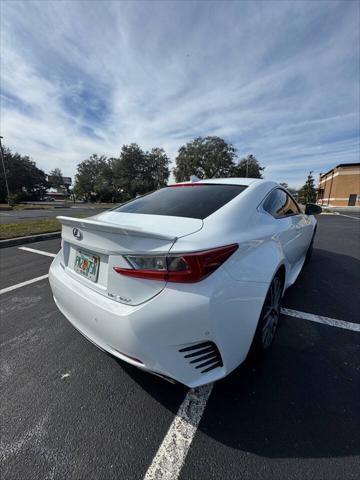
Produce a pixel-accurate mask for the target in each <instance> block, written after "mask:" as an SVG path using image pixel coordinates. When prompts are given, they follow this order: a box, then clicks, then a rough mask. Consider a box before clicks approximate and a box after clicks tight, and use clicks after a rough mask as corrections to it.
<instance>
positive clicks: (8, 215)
mask: <svg viewBox="0 0 360 480" xmlns="http://www.w3.org/2000/svg"><path fill="white" fill-rule="evenodd" d="M104 210H107V209H106V208H98V207H93V206H91V205H89V206H87V205H86V206H72V207H66V208H58V207H57V208H50V209H39V210H8V211H5V210H4V211H3V210H0V225H1V224H5V223H21V222H24V221H27V220H34V219H44V218H55V217H57V216H58V215H63V216H65V217H72V216H74V217H76V216H78V215H89V216H91V215H96V214H97V213H100V212H101V211H104Z"/></svg>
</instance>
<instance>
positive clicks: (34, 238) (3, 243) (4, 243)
mask: <svg viewBox="0 0 360 480" xmlns="http://www.w3.org/2000/svg"><path fill="white" fill-rule="evenodd" d="M60 237H61V232H50V233H40V234H38V235H29V236H27V237H18V238H7V239H6V240H0V248H6V247H14V246H15V245H23V244H25V243H32V242H40V241H41V240H52V239H53V238H60Z"/></svg>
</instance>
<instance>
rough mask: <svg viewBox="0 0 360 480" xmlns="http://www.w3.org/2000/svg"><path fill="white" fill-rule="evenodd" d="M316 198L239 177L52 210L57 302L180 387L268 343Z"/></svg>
mask: <svg viewBox="0 0 360 480" xmlns="http://www.w3.org/2000/svg"><path fill="white" fill-rule="evenodd" d="M319 211H321V208H320V207H317V206H316V205H308V206H307V209H306V214H304V213H302V211H301V210H300V208H299V206H298V205H297V203H296V201H295V200H294V199H293V198H292V197H291V195H290V194H289V193H288V192H287V191H285V190H284V189H283V188H281V187H280V186H279V185H278V184H276V183H274V182H271V181H266V180H256V179H248V178H229V179H213V180H202V181H199V182H196V183H182V184H175V185H171V186H168V187H166V188H162V189H161V190H158V191H156V192H153V193H150V194H148V195H145V196H143V197H140V198H137V199H135V200H132V201H130V202H128V203H126V204H124V205H122V206H120V207H118V208H115V209H113V210H110V211H107V212H104V213H100V214H99V215H96V216H94V217H91V218H88V219H78V218H69V217H58V219H59V220H60V221H61V223H62V225H63V227H62V249H61V250H60V252H59V254H58V255H57V257H56V258H55V259H54V261H53V263H52V265H51V268H50V284H51V288H52V291H53V295H54V299H55V302H56V305H57V306H58V308H59V309H60V311H61V312H62V313H63V314H64V315H65V317H66V318H67V319H68V320H69V321H70V322H71V323H72V324H73V326H74V327H75V328H77V329H78V330H79V331H80V332H81V333H82V334H83V335H84V336H85V337H86V338H88V339H89V340H90V341H91V342H93V343H94V344H95V345H97V346H98V347H100V348H101V349H103V350H105V351H107V352H109V353H111V354H112V355H114V356H115V357H117V358H120V359H122V360H124V361H126V362H128V363H130V364H132V365H135V366H137V367H139V368H142V369H144V370H147V371H149V372H152V373H155V374H157V375H160V376H162V377H165V378H167V379H169V380H175V381H178V382H181V383H183V384H185V385H188V386H189V387H195V386H199V385H203V384H206V383H209V382H213V381H215V380H218V379H220V378H222V377H224V376H226V375H227V374H228V373H229V372H231V371H232V370H234V369H235V368H236V367H237V366H238V365H239V364H241V363H242V362H243V361H244V360H245V359H246V357H247V355H248V354H249V352H255V353H261V352H262V351H264V350H266V349H268V348H269V346H270V345H271V343H272V342H273V339H274V335H275V332H276V329H277V326H278V323H279V316H280V303H281V298H282V295H283V293H284V291H285V290H286V289H287V288H288V287H289V286H290V285H291V284H293V283H294V282H295V280H296V278H297V276H298V275H299V272H300V271H301V268H302V266H303V264H304V262H305V260H306V259H307V258H309V257H310V255H311V251H312V246H313V240H314V235H315V231H316V220H315V219H314V217H313V216H312V215H311V214H312V213H319Z"/></svg>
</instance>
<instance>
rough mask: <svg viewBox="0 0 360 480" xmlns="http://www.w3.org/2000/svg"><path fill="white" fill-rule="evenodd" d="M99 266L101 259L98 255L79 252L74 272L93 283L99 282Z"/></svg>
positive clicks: (76, 256)
mask: <svg viewBox="0 0 360 480" xmlns="http://www.w3.org/2000/svg"><path fill="white" fill-rule="evenodd" d="M99 265H100V259H99V257H98V256H97V255H91V254H89V253H84V252H79V251H77V252H76V255H75V264H74V270H75V272H76V273H79V274H80V275H82V276H83V277H85V278H87V279H88V280H91V281H92V282H96V281H97V277H98V272H99Z"/></svg>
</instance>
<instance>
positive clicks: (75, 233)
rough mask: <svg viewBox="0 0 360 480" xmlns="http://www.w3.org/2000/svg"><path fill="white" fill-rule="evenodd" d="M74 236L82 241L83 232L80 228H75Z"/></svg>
mask: <svg viewBox="0 0 360 480" xmlns="http://www.w3.org/2000/svg"><path fill="white" fill-rule="evenodd" d="M73 235H74V237H75V238H77V239H78V240H81V238H82V235H81V232H80V230H79V229H78V228H73Z"/></svg>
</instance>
